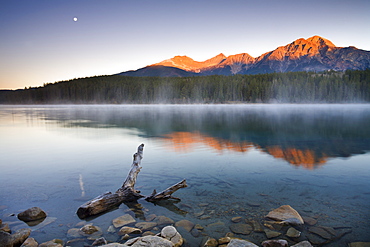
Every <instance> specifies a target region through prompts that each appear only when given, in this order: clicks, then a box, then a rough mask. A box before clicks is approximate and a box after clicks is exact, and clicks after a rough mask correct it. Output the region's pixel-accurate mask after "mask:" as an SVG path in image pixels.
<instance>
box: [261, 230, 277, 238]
mask: <svg viewBox="0 0 370 247" xmlns="http://www.w3.org/2000/svg"><path fill="white" fill-rule="evenodd" d="M264 231H265V234H266V237H267V238H276V237H277V236H280V235H281V233H280V232H276V231H272V230H270V229H265V230H264Z"/></svg>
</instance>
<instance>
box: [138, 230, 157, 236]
mask: <svg viewBox="0 0 370 247" xmlns="http://www.w3.org/2000/svg"><path fill="white" fill-rule="evenodd" d="M154 235H155V233H154V232H151V231H147V232H144V233H143V234H142V235H141V236H143V237H145V236H154Z"/></svg>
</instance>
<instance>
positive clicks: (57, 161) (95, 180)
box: [0, 104, 370, 246]
mask: <svg viewBox="0 0 370 247" xmlns="http://www.w3.org/2000/svg"><path fill="white" fill-rule="evenodd" d="M0 137H1V143H0V167H1V173H0V181H1V190H0V215H1V219H2V220H3V222H7V223H9V225H10V228H11V229H12V230H13V231H15V230H17V229H20V228H23V227H28V226H27V225H26V224H25V223H23V222H21V221H19V220H18V219H17V217H16V215H17V214H18V213H19V212H21V211H24V210H26V209H28V208H30V207H34V206H38V207H40V208H42V209H43V210H44V211H46V212H47V214H48V218H47V219H46V220H45V221H44V222H43V223H41V224H39V225H36V226H31V229H32V230H33V231H32V233H31V237H34V238H35V239H36V240H37V241H38V242H39V243H42V242H45V241H48V240H51V239H54V238H60V239H62V240H64V241H65V242H67V241H69V240H71V239H73V237H72V236H70V235H67V231H68V230H69V229H71V228H76V224H78V223H80V222H81V220H80V219H79V218H78V217H77V215H76V211H77V209H78V207H79V206H80V205H81V204H83V203H84V202H86V201H88V200H90V199H92V198H94V197H96V196H98V195H100V194H102V193H104V192H106V191H112V192H114V191H116V190H117V189H118V188H119V187H120V186H121V185H122V183H123V181H124V180H125V177H126V175H127V173H128V171H129V169H130V166H131V164H132V155H133V154H134V153H135V152H136V150H137V147H138V146H139V145H140V144H141V143H144V144H145V147H144V158H143V160H142V163H141V166H142V169H141V172H140V173H139V175H138V179H137V182H136V188H137V189H139V190H141V192H142V194H144V195H150V194H151V192H152V191H153V189H156V190H157V191H161V190H164V189H166V188H167V187H169V186H171V185H173V184H175V183H177V182H179V181H181V180H182V179H184V178H185V179H186V180H187V184H188V187H187V188H183V189H180V190H178V191H177V192H175V194H174V196H176V197H179V198H181V202H172V203H171V202H163V203H160V204H158V205H154V204H152V203H149V202H146V201H145V200H139V201H138V204H129V205H126V204H122V205H121V206H120V207H119V208H118V209H116V210H113V211H111V212H108V213H105V214H103V215H100V216H98V217H94V218H91V219H88V223H93V224H94V225H96V226H99V227H100V228H101V229H102V231H103V234H104V235H103V236H104V237H105V238H106V239H107V240H109V241H117V240H118V239H119V238H120V237H119V236H118V235H117V233H108V232H107V229H108V228H109V226H110V225H112V220H113V219H114V218H117V217H119V216H121V215H123V214H126V213H128V214H131V215H132V216H134V217H135V218H136V220H137V221H139V222H140V221H145V219H147V218H148V217H149V215H151V214H155V215H157V216H160V215H163V216H166V217H169V218H171V219H172V220H174V221H175V222H176V221H179V220H182V219H187V220H189V221H191V222H193V223H194V224H199V225H200V226H202V227H203V229H202V230H200V231H199V232H197V233H194V232H193V234H191V233H189V232H187V231H186V230H184V229H182V228H181V229H179V231H180V233H181V234H182V235H183V237H184V238H185V239H186V240H187V242H188V243H189V246H198V245H199V243H200V242H201V240H202V238H203V236H204V235H208V236H211V237H213V238H216V239H218V238H220V237H223V236H225V234H226V233H227V232H230V231H231V230H230V226H231V225H232V224H235V223H233V222H231V219H232V218H233V217H237V216H240V217H242V220H243V222H245V221H246V222H248V223H251V222H252V221H257V222H259V223H260V224H261V225H262V227H263V228H264V229H266V228H268V227H269V226H268V224H269V223H268V222H267V223H266V220H267V219H266V218H265V216H266V215H267V214H268V212H269V211H271V210H273V209H275V208H278V207H280V206H282V205H290V206H291V207H293V208H294V209H295V210H297V211H298V212H299V213H300V214H301V215H302V216H303V217H305V218H306V219H310V220H311V221H314V223H312V224H314V225H309V224H305V225H303V226H300V227H298V228H297V229H298V230H299V231H301V232H302V234H301V236H300V238H299V239H291V238H288V237H286V236H285V232H286V229H287V226H282V228H281V229H276V227H275V230H276V231H278V232H280V233H281V234H282V235H280V236H279V237H277V238H283V239H287V240H289V243H290V244H293V243H295V242H296V241H301V240H305V239H309V240H310V241H312V242H316V243H321V244H323V243H326V244H324V246H345V245H346V244H347V243H349V242H355V241H370V234H369V231H370V221H369V218H370V207H369V206H370V189H369V188H370V153H369V151H370V105H369V104H348V105H344V104H343V105H342V104H338V105H318V104H317V105H299V104H297V105H294V104H286V105H264V104H247V105H244V104H240V105H77V106H74V105H73V106H72V105H52V106H43V105H36V106H6V105H3V106H0ZM14 214H15V216H14ZM316 222H317V223H316ZM47 223H49V224H47ZM264 223H265V224H266V225H265V226H263V224H264ZM77 227H78V226H77ZM79 227H81V226H79ZM315 227H316V228H320V227H321V229H323V228H322V227H324V228H325V227H327V229H329V228H330V229H331V230H334V231H335V232H334V233H333V234H332V235H331V236H330V238H329V239H330V240H328V239H325V238H323V237H322V236H320V234H317V232H316V233H315V231H314V230H313V229H314V228H315ZM156 230H157V231H158V229H154V230H152V232H154V233H156ZM198 234H199V236H198ZM329 235H330V234H329ZM235 236H236V237H240V238H243V239H248V240H250V241H252V242H254V243H256V244H260V243H261V242H262V241H263V240H266V239H267V238H266V234H265V233H264V232H255V231H253V232H251V233H250V234H248V235H243V234H235ZM84 242H86V243H88V244H91V243H92V241H90V240H86V239H84V240H81V241H76V242H74V243H73V244H74V245H72V242H71V245H72V246H83V244H84Z"/></svg>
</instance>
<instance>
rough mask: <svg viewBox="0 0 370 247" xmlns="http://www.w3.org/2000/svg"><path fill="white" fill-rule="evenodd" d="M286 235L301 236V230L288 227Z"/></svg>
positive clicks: (291, 236)
mask: <svg viewBox="0 0 370 247" xmlns="http://www.w3.org/2000/svg"><path fill="white" fill-rule="evenodd" d="M286 235H287V236H288V237H290V238H299V236H301V232H300V231H298V230H297V229H295V228H293V227H290V228H289V229H288V231H287V232H286Z"/></svg>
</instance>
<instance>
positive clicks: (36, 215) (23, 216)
mask: <svg viewBox="0 0 370 247" xmlns="http://www.w3.org/2000/svg"><path fill="white" fill-rule="evenodd" d="M44 218H46V213H45V212H44V211H43V210H42V209H41V208H39V207H32V208H29V209H27V210H25V211H23V212H21V213H19V214H18V219H20V220H22V221H24V222H28V221H34V220H40V219H44Z"/></svg>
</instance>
